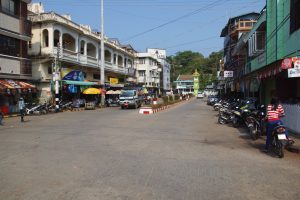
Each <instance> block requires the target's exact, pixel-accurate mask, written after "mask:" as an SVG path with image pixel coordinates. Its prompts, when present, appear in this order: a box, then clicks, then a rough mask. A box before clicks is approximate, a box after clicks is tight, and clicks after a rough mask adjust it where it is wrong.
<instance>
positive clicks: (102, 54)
mask: <svg viewBox="0 0 300 200" xmlns="http://www.w3.org/2000/svg"><path fill="white" fill-rule="evenodd" d="M103 7H104V5H103V0H101V9H100V10H101V11H100V12H101V40H100V42H101V44H100V46H101V55H100V57H101V65H100V85H102V89H104V90H105V74H104V65H105V58H104V8H103ZM101 97H102V98H101V105H102V106H104V104H105V94H104V93H103V92H101Z"/></svg>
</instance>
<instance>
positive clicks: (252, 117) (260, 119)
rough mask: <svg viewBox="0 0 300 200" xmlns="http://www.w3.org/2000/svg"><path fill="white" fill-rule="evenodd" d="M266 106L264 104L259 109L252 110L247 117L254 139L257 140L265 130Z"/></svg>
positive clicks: (247, 123) (246, 121)
mask: <svg viewBox="0 0 300 200" xmlns="http://www.w3.org/2000/svg"><path fill="white" fill-rule="evenodd" d="M264 108H265V107H264V105H261V106H260V109H259V110H256V111H253V112H251V113H250V114H249V115H248V116H247V117H246V119H245V123H246V125H247V127H248V129H249V132H250V136H251V138H252V140H257V139H258V138H259V137H260V136H261V135H262V134H263V132H264V127H265V116H266V114H265V111H264Z"/></svg>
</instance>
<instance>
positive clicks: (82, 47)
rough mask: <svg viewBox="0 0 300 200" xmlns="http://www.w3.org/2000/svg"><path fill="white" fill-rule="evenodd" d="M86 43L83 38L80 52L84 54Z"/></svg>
mask: <svg viewBox="0 0 300 200" xmlns="http://www.w3.org/2000/svg"><path fill="white" fill-rule="evenodd" d="M84 45H85V41H84V40H81V42H80V54H82V55H84Z"/></svg>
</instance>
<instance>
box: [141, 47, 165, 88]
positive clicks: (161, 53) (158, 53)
mask: <svg viewBox="0 0 300 200" xmlns="http://www.w3.org/2000/svg"><path fill="white" fill-rule="evenodd" d="M147 52H148V53H149V54H151V55H152V56H153V57H155V58H156V59H157V60H158V62H159V63H160V66H161V69H162V73H160V87H161V90H162V92H167V91H170V90H171V80H170V79H171V78H170V73H171V65H170V64H169V63H168V62H167V60H166V59H167V52H166V50H165V49H156V48H149V49H147Z"/></svg>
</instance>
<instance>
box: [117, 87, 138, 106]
mask: <svg viewBox="0 0 300 200" xmlns="http://www.w3.org/2000/svg"><path fill="white" fill-rule="evenodd" d="M142 103H143V95H141V93H140V91H139V90H137V89H125V90H122V92H121V94H120V106H121V108H122V109H125V108H129V107H133V108H134V109H137V108H139V107H141V105H142Z"/></svg>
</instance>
